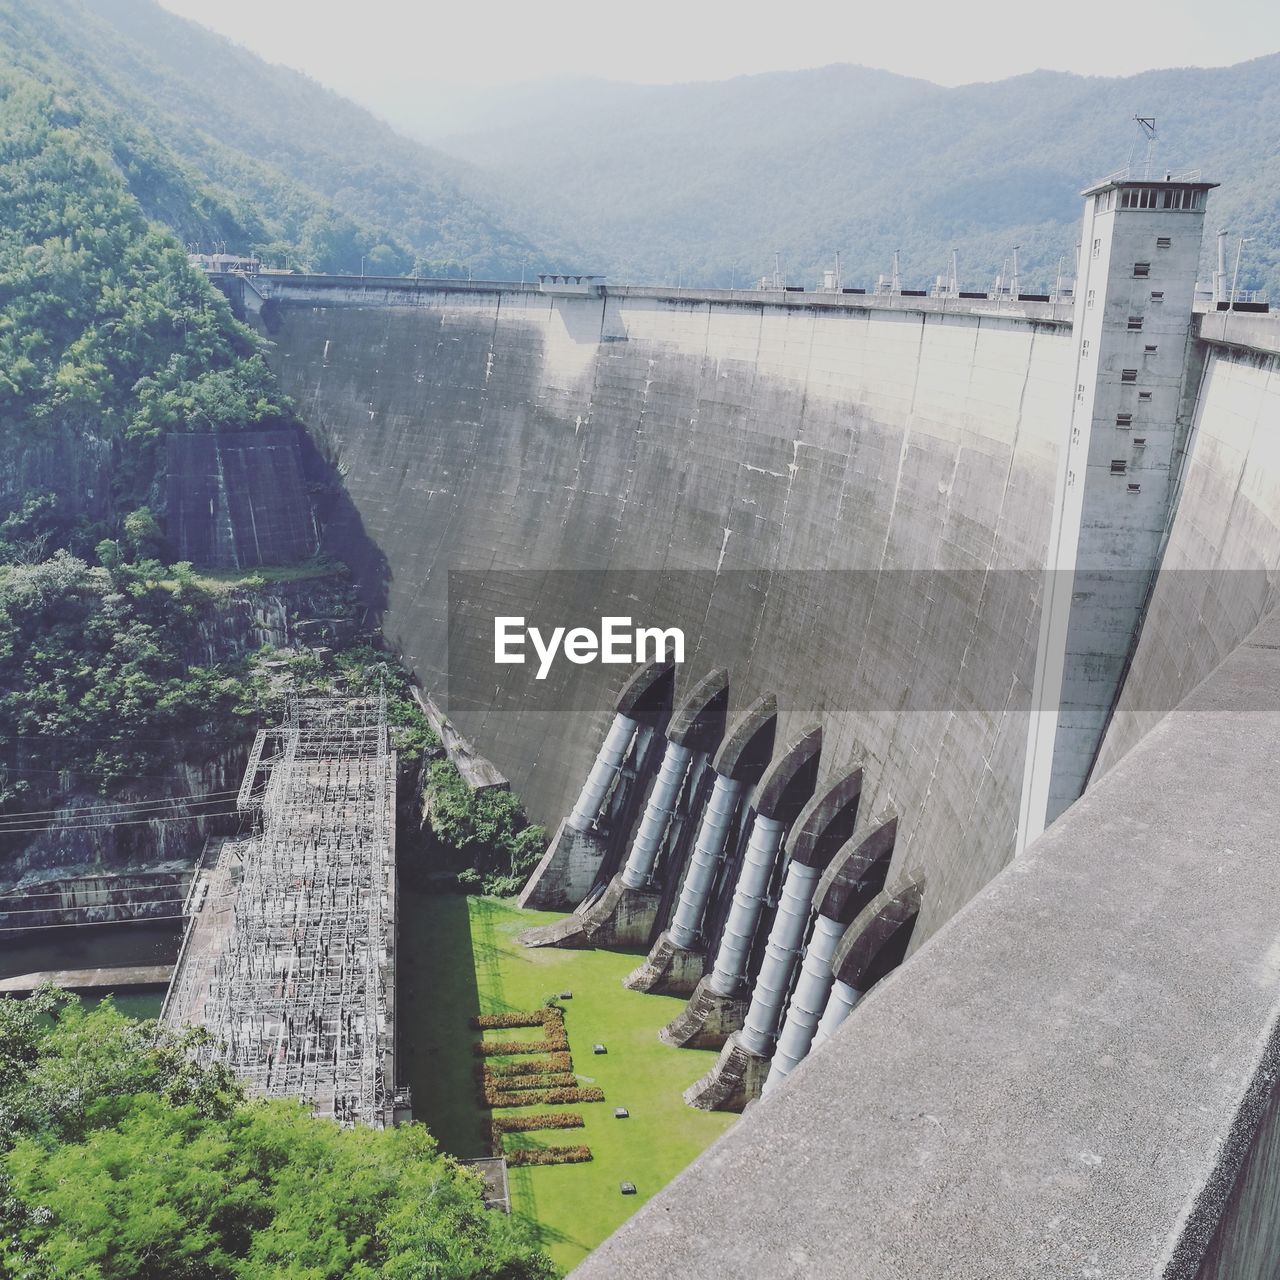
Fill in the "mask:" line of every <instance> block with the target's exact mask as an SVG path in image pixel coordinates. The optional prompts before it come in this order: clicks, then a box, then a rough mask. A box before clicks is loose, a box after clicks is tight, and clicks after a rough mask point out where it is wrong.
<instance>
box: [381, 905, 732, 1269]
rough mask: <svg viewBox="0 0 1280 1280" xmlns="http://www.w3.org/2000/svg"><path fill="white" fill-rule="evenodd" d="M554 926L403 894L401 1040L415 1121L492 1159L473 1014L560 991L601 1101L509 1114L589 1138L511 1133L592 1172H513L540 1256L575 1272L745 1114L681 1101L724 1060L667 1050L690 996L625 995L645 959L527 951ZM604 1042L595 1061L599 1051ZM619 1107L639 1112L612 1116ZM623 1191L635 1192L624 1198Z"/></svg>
mask: <svg viewBox="0 0 1280 1280" xmlns="http://www.w3.org/2000/svg"><path fill="white" fill-rule="evenodd" d="M556 918H557V914H556V913H553V912H544V911H519V910H517V909H516V908H515V907H514V906H512V905H510V904H508V903H507V902H502V901H498V900H496V899H493V898H462V897H458V896H443V895H441V896H434V895H428V894H421V893H413V892H402V894H401V897H400V955H399V961H400V973H401V979H400V1000H401V1005H400V1012H399V1017H400V1037H401V1040H400V1043H401V1052H402V1054H403V1055H404V1058H405V1062H406V1067H407V1069H406V1071H405V1075H406V1076H407V1078H408V1082H409V1084H410V1085H411V1086H412V1088H413V1105H414V1116H415V1118H416V1119H418V1120H421V1121H422V1122H423V1123H424V1124H425V1125H426V1126H427V1127H428V1128H429V1129H430V1130H431V1131H432V1133H434V1134H435V1136H436V1137H437V1138H438V1139H439V1141H440V1144H441V1146H443V1147H444V1149H445V1150H446V1151H449V1152H451V1153H452V1154H454V1155H457V1156H476V1155H484V1154H487V1153H486V1151H485V1149H484V1138H483V1132H482V1126H483V1123H484V1120H485V1119H486V1117H487V1114H488V1113H487V1112H486V1111H485V1110H484V1109H483V1108H482V1107H481V1106H480V1105H479V1103H478V1101H477V1098H476V1088H475V1081H474V1077H473V1075H472V1070H473V1067H474V1064H475V1063H476V1061H477V1059H476V1058H475V1056H474V1055H473V1053H472V1051H471V1046H472V1044H473V1043H474V1041H475V1040H476V1039H477V1038H478V1034H479V1033H478V1032H475V1031H473V1030H471V1029H470V1028H469V1027H468V1025H467V1020H468V1019H469V1018H470V1017H471V1016H472V1015H473V1014H476V1013H502V1012H511V1011H515V1010H525V1009H537V1008H539V1007H540V1006H541V1005H542V1003H543V1001H544V1000H545V999H546V998H547V997H548V996H552V995H557V994H558V993H559V992H561V991H572V992H573V999H571V1000H567V1001H565V1002H564V1008H565V1028H566V1030H567V1032H568V1035H569V1047H570V1050H571V1052H572V1053H573V1064H574V1071H575V1072H576V1073H577V1074H578V1076H579V1077H580V1078H581V1080H582V1082H583V1083H590V1084H598V1085H600V1086H601V1088H603V1089H604V1091H605V1101H604V1102H593V1103H576V1104H569V1105H558V1104H557V1105H548V1106H538V1107H529V1108H520V1109H511V1110H503V1111H502V1112H500V1114H502V1115H518V1114H520V1113H521V1111H576V1112H578V1113H579V1114H580V1115H582V1116H583V1118H584V1119H585V1121H586V1126H585V1128H582V1129H558V1130H549V1131H546V1132H542V1131H539V1132H537V1133H532V1134H521V1135H514V1134H513V1135H509V1136H508V1137H507V1139H506V1142H507V1148H508V1150H514V1149H515V1148H516V1147H517V1146H559V1145H561V1144H566V1145H574V1144H577V1143H585V1144H586V1145H587V1146H589V1147H590V1148H591V1151H592V1155H593V1157H594V1158H593V1159H592V1160H591V1161H590V1162H589V1163H587V1164H578V1165H552V1166H542V1167H535V1168H523V1169H512V1170H511V1171H510V1179H511V1193H512V1201H513V1210H514V1212H515V1213H517V1214H519V1215H520V1216H521V1217H523V1218H525V1219H526V1220H528V1221H529V1222H531V1223H532V1224H533V1225H534V1227H535V1230H536V1231H537V1233H538V1235H539V1236H540V1238H541V1240H542V1244H543V1247H544V1248H545V1249H546V1250H547V1252H548V1253H549V1254H550V1255H551V1257H552V1258H554V1259H555V1261H556V1263H557V1265H558V1266H560V1267H563V1268H565V1269H566V1270H568V1269H569V1268H570V1267H572V1266H574V1265H575V1264H576V1263H577V1262H579V1261H580V1260H581V1258H582V1257H583V1255H584V1254H585V1253H586V1252H587V1251H588V1250H589V1249H591V1248H593V1247H594V1246H595V1245H597V1244H599V1243H600V1241H601V1240H603V1239H604V1238H605V1236H607V1235H608V1234H609V1233H610V1232H611V1231H612V1230H613V1229H614V1228H615V1227H616V1226H618V1225H619V1223H621V1222H622V1221H623V1220H624V1219H625V1218H627V1217H628V1216H630V1214H632V1213H634V1212H635V1210H636V1209H637V1208H639V1206H640V1205H641V1204H643V1203H644V1201H645V1200H647V1199H648V1198H649V1197H650V1196H652V1195H654V1194H655V1193H656V1192H657V1191H658V1190H659V1189H660V1188H661V1187H662V1186H664V1185H665V1184H666V1183H667V1182H669V1181H670V1180H671V1179H672V1178H673V1177H675V1175H676V1174H677V1173H679V1172H680V1170H681V1169H683V1168H684V1166H685V1165H687V1164H688V1163H689V1162H690V1161H691V1160H692V1159H693V1158H694V1156H696V1155H697V1154H698V1153H699V1152H700V1151H701V1150H702V1149H703V1148H704V1147H706V1146H708V1145H709V1144H710V1143H711V1142H712V1141H714V1140H715V1138H717V1137H718V1136H719V1135H720V1134H721V1133H723V1132H724V1131H725V1130H726V1129H727V1128H728V1127H729V1125H730V1124H731V1123H732V1122H733V1120H734V1119H735V1118H736V1117H734V1116H731V1115H722V1114H715V1113H708V1112H705V1111H695V1110H694V1109H693V1108H691V1107H687V1106H685V1104H684V1102H683V1100H682V1099H681V1094H682V1093H683V1091H684V1090H685V1089H686V1088H687V1087H688V1086H689V1085H690V1084H692V1083H693V1082H694V1081H695V1080H696V1079H697V1078H698V1077H699V1076H700V1075H702V1074H703V1073H704V1072H705V1071H707V1070H708V1068H710V1066H711V1065H712V1064H713V1063H714V1062H715V1059H716V1056H717V1055H716V1054H715V1053H712V1052H704V1051H697V1050H690V1049H671V1048H668V1047H667V1046H666V1045H664V1044H662V1043H661V1042H660V1041H659V1039H658V1029H659V1028H660V1027H661V1026H663V1025H664V1024H665V1023H666V1022H668V1021H670V1019H671V1018H672V1017H673V1016H674V1015H675V1014H676V1013H677V1012H679V1010H680V1009H681V1008H682V1007H683V1004H684V1001H682V1000H677V999H672V998H670V997H666V996H650V995H641V994H639V993H637V992H634V991H627V990H626V989H625V988H624V987H623V986H622V979H623V978H624V977H625V976H626V975H627V974H628V973H630V972H631V970H632V969H634V968H635V966H636V964H637V963H638V958H637V957H636V956H635V955H632V954H623V953H620V952H612V951H561V950H558V949H556V948H552V947H543V948H539V949H537V950H526V949H525V948H523V947H520V946H518V945H517V944H516V941H515V938H516V935H517V934H518V933H520V932H521V931H522V930H524V929H527V928H529V927H530V926H531V925H535V924H543V923H546V922H547V921H550V920H554V919H556ZM501 1038H503V1039H530V1040H531V1039H539V1038H541V1033H540V1031H539V1030H538V1029H537V1028H534V1029H532V1030H530V1031H528V1032H518V1031H511V1032H504V1033H503V1034H502V1036H501ZM596 1043H600V1044H603V1045H605V1046H606V1047H607V1049H608V1053H607V1054H604V1055H602V1056H596V1055H594V1054H593V1053H592V1052H591V1046H592V1045H593V1044H596ZM614 1107H626V1108H627V1109H628V1110H629V1111H630V1112H631V1116H630V1118H629V1119H627V1120H615V1119H614V1116H613V1109H614ZM620 1182H634V1183H635V1184H636V1189H637V1194H636V1195H634V1196H623V1195H621V1194H620V1193H619V1191H618V1184H619V1183H620Z"/></svg>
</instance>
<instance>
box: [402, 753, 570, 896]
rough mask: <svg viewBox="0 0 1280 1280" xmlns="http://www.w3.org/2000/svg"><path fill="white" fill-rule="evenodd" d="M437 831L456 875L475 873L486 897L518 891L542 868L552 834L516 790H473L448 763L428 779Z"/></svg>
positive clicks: (433, 828)
mask: <svg viewBox="0 0 1280 1280" xmlns="http://www.w3.org/2000/svg"><path fill="white" fill-rule="evenodd" d="M427 779H428V780H427V792H428V809H429V811H430V814H431V818H430V821H431V832H432V834H433V835H434V836H435V838H436V840H437V841H438V842H439V844H440V846H441V847H442V849H443V850H445V852H446V857H447V859H448V861H449V862H450V863H452V865H453V869H454V870H456V871H462V870H463V869H464V868H469V869H474V870H475V871H476V872H477V873H478V874H479V876H480V879H481V885H482V887H483V889H484V892H485V893H490V894H494V895H495V896H497V897H504V896H506V895H509V894H512V893H515V892H516V891H517V890H519V888H520V886H521V885H522V884H523V883H524V882H525V880H526V879H527V878H528V876H529V873H530V872H531V871H532V870H533V869H534V867H536V866H537V865H538V859H539V858H541V857H542V854H543V851H544V849H545V848H546V843H547V833H546V832H545V831H544V830H543V829H542V827H540V826H537V825H536V824H531V823H530V822H529V819H528V817H527V816H526V815H525V812H524V809H523V808H522V807H521V805H520V801H519V799H518V798H517V797H516V796H514V795H512V794H511V792H510V791H499V790H498V789H497V788H489V789H487V790H484V791H473V790H472V789H471V788H470V787H469V786H468V785H467V784H466V782H465V781H464V780H463V778H462V777H461V775H460V774H459V773H458V771H457V769H456V768H454V766H453V765H452V764H451V763H450V762H449V761H448V760H436V761H434V762H433V763H432V765H431V768H430V770H429V771H428V775H427Z"/></svg>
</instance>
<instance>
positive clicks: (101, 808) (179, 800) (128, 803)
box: [0, 787, 240, 825]
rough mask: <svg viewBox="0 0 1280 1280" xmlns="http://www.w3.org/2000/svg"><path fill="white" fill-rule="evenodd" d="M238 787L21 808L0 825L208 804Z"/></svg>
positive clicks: (1, 820)
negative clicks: (76, 804)
mask: <svg viewBox="0 0 1280 1280" xmlns="http://www.w3.org/2000/svg"><path fill="white" fill-rule="evenodd" d="M239 791H240V789H239V787H228V788H226V789H225V790H223V791H201V792H195V791H192V792H189V793H188V794H186V795H182V796H169V797H167V798H166V799H155V800H111V801H105V802H104V803H102V804H89V805H83V806H80V807H78V808H77V807H73V806H68V805H59V806H57V807H56V808H53V809H23V810H22V811H21V812H20V813H9V814H4V815H0V825H3V824H4V823H5V822H9V821H12V822H24V821H26V820H27V819H28V818H39V817H44V816H46V815H52V816H54V817H57V816H60V815H62V814H67V815H68V816H70V817H78V816H80V815H81V814H91V813H106V812H108V811H110V810H115V811H116V812H126V811H129V810H143V809H159V808H163V807H164V806H165V805H171V804H208V803H210V802H211V801H213V800H215V799H218V798H220V797H223V796H234V795H238V794H239Z"/></svg>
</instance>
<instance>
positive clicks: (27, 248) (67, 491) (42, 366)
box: [0, 11, 289, 563]
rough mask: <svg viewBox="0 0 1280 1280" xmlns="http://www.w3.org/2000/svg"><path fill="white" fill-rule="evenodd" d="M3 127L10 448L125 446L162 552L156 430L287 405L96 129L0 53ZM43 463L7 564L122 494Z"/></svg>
mask: <svg viewBox="0 0 1280 1280" xmlns="http://www.w3.org/2000/svg"><path fill="white" fill-rule="evenodd" d="M2 17H3V12H2V11H0V19H2ZM0 25H2V22H0ZM0 138H3V145H2V146H0V450H4V451H6V452H7V453H9V454H10V456H12V455H13V454H14V453H16V452H18V451H26V450H29V449H30V448H31V447H32V446H35V445H40V444H43V443H45V442H48V441H50V440H58V439H62V440H70V441H73V442H74V443H73V444H72V446H71V448H72V451H73V452H74V453H75V454H77V455H79V456H86V455H88V454H89V453H90V452H91V451H92V450H95V449H96V450H98V451H99V452H100V451H101V450H102V448H103V446H104V445H105V446H109V447H110V448H112V449H113V450H115V455H114V459H113V461H114V465H113V466H112V468H111V484H112V485H113V486H114V489H115V494H114V497H115V499H116V500H117V502H121V503H123V502H128V503H129V504H130V505H131V506H133V507H134V508H135V510H134V512H133V516H132V517H131V519H132V520H133V527H132V529H131V530H126V531H125V536H126V540H127V541H129V542H130V543H131V544H132V545H133V546H134V550H135V552H137V553H139V554H143V555H153V554H155V553H156V552H157V550H158V547H159V537H158V534H159V530H158V528H156V526H155V522H154V520H153V519H151V520H148V516H149V512H148V511H147V509H146V507H145V505H144V502H145V499H146V497H147V492H148V490H149V489H150V487H151V485H152V482H153V479H154V473H155V466H156V462H155V457H154V442H155V440H156V439H157V438H158V437H159V436H160V435H161V434H162V433H163V432H167V431H188V430H195V431H213V430H220V431H225V430H235V429H239V428H243V427H259V426H268V425H272V424H276V423H280V422H282V421H286V420H288V419H289V411H288V409H287V407H286V405H285V403H284V401H283V399H282V398H281V396H280V395H279V392H278V391H277V390H276V388H275V385H274V382H273V380H272V378H271V375H270V373H269V371H268V370H267V367H266V365H265V363H264V362H263V360H262V358H261V356H260V355H259V354H258V352H257V341H256V339H255V338H254V337H253V336H252V335H251V334H250V332H249V331H248V330H247V329H245V328H244V327H243V326H241V325H239V324H237V323H236V321H235V320H234V319H233V318H232V316H231V313H230V311H229V309H228V306H227V303H226V301H225V299H224V298H223V297H222V295H221V294H219V293H218V292H217V291H216V290H214V289H213V288H212V287H211V286H210V285H209V283H208V281H207V280H204V279H203V278H201V276H200V275H199V273H197V272H195V271H193V270H192V269H191V268H190V267H189V266H188V264H187V260H186V254H185V253H184V252H183V250H182V248H181V246H180V245H179V244H178V243H177V242H176V240H175V239H174V238H173V236H172V235H171V234H170V233H169V232H167V231H165V230H164V229H162V228H160V227H158V226H155V225H153V224H151V223H150V222H149V221H148V220H147V218H146V216H145V214H144V213H143V210H142V208H141V206H140V205H139V202H138V200H137V199H136V198H135V197H134V196H133V195H132V194H131V193H130V192H129V191H128V189H127V188H126V185H125V182H124V180H123V179H122V177H121V174H120V173H119V172H118V170H117V169H116V167H115V165H114V163H113V158H112V156H111V154H110V152H109V150H108V149H107V147H106V146H105V145H104V141H103V140H102V138H101V137H100V136H99V135H98V133H97V131H96V130H95V129H94V127H93V126H92V125H91V124H90V123H88V122H87V121H86V120H85V119H84V117H83V116H82V115H81V113H80V112H79V111H78V110H76V109H74V108H72V107H71V106H70V104H69V102H68V100H67V99H66V98H65V97H64V96H63V95H62V94H61V93H60V92H59V90H58V89H55V88H53V87H51V86H49V85H46V84H42V83H40V82H39V81H38V80H37V79H36V78H34V77H32V76H31V75H28V74H26V73H24V72H22V71H20V70H18V69H17V68H16V67H14V66H13V65H7V64H6V61H5V57H4V53H3V51H2V50H0ZM46 470H47V472H48V475H47V481H48V492H42V493H19V494H18V496H17V501H16V503H12V502H11V504H10V508H9V510H8V512H7V513H6V512H5V511H4V510H3V509H2V508H0V516H3V517H4V523H5V525H6V526H9V527H8V528H6V529H4V530H0V533H2V535H3V536H2V539H0V560H2V561H4V562H8V563H14V562H17V561H22V560H30V559H32V558H33V557H34V556H35V555H36V554H37V553H38V552H39V551H43V550H50V549H52V547H53V545H54V544H55V543H56V544H60V545H63V546H69V547H72V548H74V549H77V550H79V551H80V553H81V554H83V553H84V552H85V551H86V550H87V549H88V546H91V545H92V542H90V541H88V538H87V535H83V536H82V537H81V539H80V540H79V541H78V542H76V541H74V540H73V539H72V538H71V537H70V536H69V535H70V532H71V530H72V528H73V527H74V524H75V520H76V518H77V517H78V516H81V517H82V516H83V514H84V512H85V510H86V509H87V508H88V507H93V508H94V509H96V510H98V511H101V512H103V513H105V514H106V515H107V516H108V517H109V516H110V512H111V507H112V505H113V504H112V503H111V502H110V501H109V498H110V496H111V495H107V494H97V495H93V496H92V498H91V497H90V495H88V494H86V493H84V492H82V491H81V486H78V485H77V484H76V481H75V476H74V474H71V473H68V472H66V471H65V470H64V469H61V468H46ZM117 531H118V528H117ZM59 532H61V534H62V536H61V537H54V536H53V535H56V534H58V533H59ZM15 535H17V536H15ZM42 539H43V541H42Z"/></svg>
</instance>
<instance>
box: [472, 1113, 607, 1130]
mask: <svg viewBox="0 0 1280 1280" xmlns="http://www.w3.org/2000/svg"><path fill="white" fill-rule="evenodd" d="M585 1124H586V1121H585V1120H584V1119H583V1118H582V1117H581V1116H580V1115H578V1113H577V1112H576V1111H539V1112H536V1113H535V1114H534V1115H531V1116H494V1117H493V1119H491V1120H490V1121H489V1132H490V1133H496V1134H499V1135H501V1134H504V1133H532V1132H533V1131H534V1130H535V1129H581V1128H582V1127H583V1125H585Z"/></svg>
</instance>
